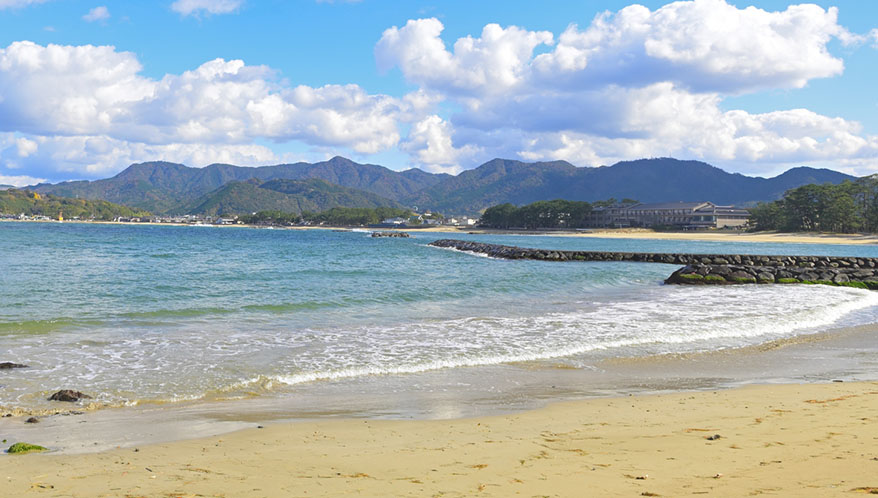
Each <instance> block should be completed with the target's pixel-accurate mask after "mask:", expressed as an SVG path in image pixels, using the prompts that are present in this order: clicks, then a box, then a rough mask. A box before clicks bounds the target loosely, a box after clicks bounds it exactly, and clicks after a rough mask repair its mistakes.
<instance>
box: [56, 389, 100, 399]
mask: <svg viewBox="0 0 878 498" xmlns="http://www.w3.org/2000/svg"><path fill="white" fill-rule="evenodd" d="M80 399H91V396H89V395H88V394H83V393H81V392H79V391H74V390H72V389H62V390H60V391H58V392H56V393H55V394H53V395H51V396H49V401H70V402H73V401H79V400H80Z"/></svg>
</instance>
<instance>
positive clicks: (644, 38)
mask: <svg viewBox="0 0 878 498" xmlns="http://www.w3.org/2000/svg"><path fill="white" fill-rule="evenodd" d="M837 17H838V12H837V9H835V8H830V9H828V10H823V9H822V8H821V7H819V6H817V5H792V6H790V7H788V8H787V9H786V10H784V11H780V12H767V11H765V10H762V9H758V8H755V7H749V8H746V9H738V8H737V7H735V6H734V5H729V4H727V3H726V2H725V0H695V1H690V2H674V3H670V4H668V5H665V6H663V7H661V8H659V9H657V10H655V11H650V10H649V9H647V8H646V7H642V6H640V5H632V6H629V7H626V8H624V9H622V10H620V11H619V12H618V13H615V14H611V13H604V14H602V15H599V16H598V17H596V18H595V19H594V21H592V23H591V25H590V26H588V27H587V28H586V29H585V30H583V31H580V30H579V28H578V27H577V26H576V25H572V26H570V27H569V28H568V29H567V30H566V31H565V32H564V33H563V34H562V35H561V36H560V38H559V43H558V46H557V47H556V48H555V50H554V51H552V52H550V53H547V54H542V55H540V56H538V57H537V58H536V59H535V60H534V65H535V66H536V67H537V69H538V70H539V71H540V73H541V75H542V76H543V78H544V79H546V80H549V79H554V78H557V77H558V76H561V79H562V81H566V82H567V83H569V84H575V85H577V86H580V85H596V84H597V85H600V84H606V83H607V82H613V83H615V84H618V85H632V86H640V85H643V84H648V83H651V82H657V81H672V82H674V83H675V84H677V85H679V86H682V87H686V88H691V89H693V90H696V91H722V92H730V93H739V92H747V91H753V90H758V89H763V88H801V87H802V86H804V85H805V84H806V83H807V82H808V80H810V79H814V78H825V77H830V76H835V75H838V74H841V72H842V70H843V68H844V65H843V63H842V61H841V59H838V58H835V57H833V56H832V55H831V54H830V53H829V51H828V50H827V47H826V45H827V43H829V41H830V40H831V39H832V38H833V37H842V38H844V37H845V35H846V34H848V32H847V30H846V29H844V28H843V27H841V26H839V24H838V22H837Z"/></svg>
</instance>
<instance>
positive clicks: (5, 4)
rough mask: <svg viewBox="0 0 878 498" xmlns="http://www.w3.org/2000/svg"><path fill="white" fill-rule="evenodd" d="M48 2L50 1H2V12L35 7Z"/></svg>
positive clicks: (0, 0)
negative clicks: (29, 6) (30, 6)
mask: <svg viewBox="0 0 878 498" xmlns="http://www.w3.org/2000/svg"><path fill="white" fill-rule="evenodd" d="M47 1H48V0H0V10H3V9H17V8H20V7H27V6H28V5H35V4H38V3H44V2H47Z"/></svg>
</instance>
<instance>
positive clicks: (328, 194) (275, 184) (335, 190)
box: [181, 178, 400, 215]
mask: <svg viewBox="0 0 878 498" xmlns="http://www.w3.org/2000/svg"><path fill="white" fill-rule="evenodd" d="M334 207H364V208H376V207H394V208H396V207H400V204H399V203H397V202H395V201H392V200H390V199H386V198H384V197H381V196H380V195H377V194H373V193H371V192H366V191H363V190H357V189H352V188H347V187H340V186H338V185H334V184H332V183H329V182H326V181H324V180H320V179H318V178H309V179H307V180H281V179H279V180H269V181H267V182H262V181H261V180H258V179H255V178H251V179H250V180H246V181H243V182H238V181H232V182H229V183H227V184H225V185H223V186H222V187H220V188H218V189H217V190H214V191H213V192H210V193H207V194H205V195H203V196H201V197H199V198H198V199H196V200H194V201H192V202H191V203H189V204H186V205H184V206H182V207H181V210H182V211H184V212H186V213H190V214H204V215H217V214H242V213H253V212H256V211H283V212H286V213H296V214H301V213H302V212H304V211H312V212H320V211H326V210H328V209H332V208H334Z"/></svg>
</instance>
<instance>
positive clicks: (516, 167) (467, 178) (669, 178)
mask: <svg viewBox="0 0 878 498" xmlns="http://www.w3.org/2000/svg"><path fill="white" fill-rule="evenodd" d="M854 179H855V177H853V176H850V175H846V174H843V173H839V172H837V171H832V170H828V169H814V168H807V167H799V168H793V169H791V170H789V171H787V172H786V173H784V174H782V175H779V176H776V177H774V178H758V177H750V176H744V175H741V174H739V173H728V172H726V171H723V170H721V169H719V168H717V167H715V166H711V165H709V164H707V163H703V162H700V161H681V160H678V159H671V158H659V159H640V160H637V161H623V162H619V163H616V164H614V165H613V166H605V167H599V168H577V167H575V166H573V165H572V164H570V163H567V162H564V161H555V162H546V163H524V162H520V161H512V160H504V159H494V160H493V161H489V162H487V163H485V164H483V165H481V166H479V167H478V168H475V169H472V170H469V171H465V172H463V173H461V174H459V175H458V176H456V177H452V178H448V179H445V180H443V181H441V182H438V183H437V184H435V185H432V186H429V187H426V188H425V189H424V190H422V191H420V192H418V193H416V194H414V195H413V196H410V197H408V198H406V199H403V201H404V203H406V204H413V205H417V206H425V207H430V208H431V209H434V210H437V211H440V212H453V213H458V212H461V213H475V212H478V211H480V210H482V209H484V208H486V207H488V206H492V205H496V204H501V203H503V202H510V203H513V204H519V205H520V204H528V203H531V202H534V201H538V200H546V199H567V200H576V201H596V200H601V199H608V198H610V197H614V198H616V199H624V198H630V199H637V200H639V201H641V202H671V201H684V202H695V201H705V200H709V201H712V202H715V203H717V204H736V205H750V204H754V203H756V202H758V201H769V200H775V199H779V198H780V197H781V196H783V193H784V192H785V191H787V190H789V189H791V188H794V187H798V186H801V185H805V184H808V183H826V182H830V183H841V182H842V181H844V180H854Z"/></svg>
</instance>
